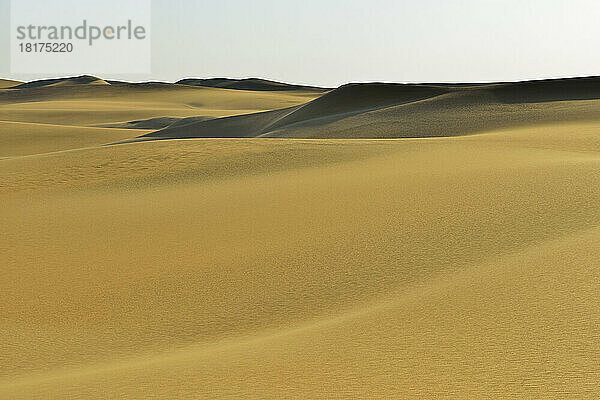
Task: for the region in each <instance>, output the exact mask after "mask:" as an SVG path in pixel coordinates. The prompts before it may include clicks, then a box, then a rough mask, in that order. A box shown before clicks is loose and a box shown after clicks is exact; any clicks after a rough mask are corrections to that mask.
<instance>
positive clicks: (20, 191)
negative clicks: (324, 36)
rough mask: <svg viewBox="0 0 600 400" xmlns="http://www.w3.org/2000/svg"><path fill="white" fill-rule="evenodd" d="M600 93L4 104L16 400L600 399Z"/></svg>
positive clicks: (7, 382)
mask: <svg viewBox="0 0 600 400" xmlns="http://www.w3.org/2000/svg"><path fill="white" fill-rule="evenodd" d="M581 82H584V83H581ZM586 82H587V83H586ZM595 82H596V80H594V79H592V80H588V81H586V80H571V81H556V82H534V83H518V84H490V85H466V84H465V85H442V84H437V85H389V84H353V85H347V86H344V87H342V88H339V89H336V90H334V91H331V92H328V93H326V94H322V95H317V96H321V97H317V96H315V95H314V94H313V95H309V94H307V93H301V92H294V91H272V92H261V91H255V92H251V91H244V90H229V89H221V88H196V87H191V86H184V85H169V84H149V85H147V86H144V85H142V86H139V87H138V86H136V85H132V84H123V85H122V86H120V85H119V84H114V83H112V82H111V85H110V86H97V87H94V88H91V87H88V86H87V85H79V86H77V87H76V86H75V85H71V86H68V87H67V86H65V87H56V86H45V87H39V88H28V89H16V90H17V91H21V90H23V91H37V93H38V94H39V96H40V98H42V99H43V100H42V101H39V102H35V103H34V102H33V99H35V96H36V95H35V93H33V94H32V93H24V94H23V93H21V94H20V95H14V97H6V96H5V97H2V96H3V93H2V92H0V115H5V116H12V117H13V118H14V119H15V120H16V121H11V122H2V123H0V189H1V190H0V204H1V206H0V223H1V224H2V226H3V229H2V236H1V239H2V240H0V265H2V266H3V267H4V268H3V275H2V286H3V290H2V291H0V338H2V340H0V359H1V362H0V397H1V398H9V399H47V398H140V399H142V398H143V399H147V398H211V399H213V398H214V399H221V398H222V399H229V398H256V399H265V398H290V399H291V398H311V399H313V398H314V399H320V398H322V399H330V398H348V399H355V398H365V399H367V398H368V399H389V398H415V399H417V398H419V399H420V398H468V399H471V398H540V399H547V398H597V397H598V396H600V390H599V389H598V385H597V382H598V381H599V380H600V370H599V369H598V368H597V365H598V362H599V361H600V360H599V359H598V356H597V354H600V353H599V351H600V348H599V347H600V330H599V329H598V326H600V308H599V306H598V302H597V295H598V293H599V291H598V282H599V281H600V267H599V266H600V252H599V251H597V249H599V248H600V230H599V228H598V227H599V226H600V209H599V207H598V204H600V174H598V173H597V171H598V169H599V168H600V133H599V132H600V120H599V119H598V112H599V111H600V108H599V104H600V103H598V100H596V97H595V96H596V89H595ZM554 83H557V84H558V85H559V86H558V89H556V90H555V89H553V88H552V85H553V84H554ZM513 85H514V86H513ZM586 87H587V88H588V89H586ZM81 89H82V90H83V93H76V92H77V90H81ZM53 96H56V98H53ZM78 96H81V97H78ZM111 96H112V97H111ZM236 96H238V97H237V98H236ZM255 96H256V97H255ZM263 96H266V97H263ZM23 99H29V100H24V101H23ZM253 99H254V100H253ZM78 101H80V102H81V105H80V108H79V111H81V112H80V113H79V114H78V113H75V112H72V113H68V112H66V111H65V110H66V109H67V108H68V107H73V108H76V107H77V106H76V104H77V102H78ZM253 101H256V104H258V105H260V107H259V106H257V110H259V109H260V108H261V107H263V106H264V107H265V109H264V110H263V111H262V112H248V113H245V114H244V115H236V113H237V112H239V111H243V107H241V105H247V106H248V107H251V105H252V104H254V103H252V102H253ZM151 102H155V103H156V105H155V106H153V107H152V106H151V105H150V103H151ZM189 102H193V103H194V104H196V106H194V107H193V109H192V111H191V112H195V113H196V114H195V115H196V117H198V116H211V114H217V112H215V110H218V109H219V110H221V111H223V112H225V111H229V112H231V114H229V115H227V116H226V117H225V115H223V117H224V118H216V119H211V120H207V121H202V120H201V118H203V117H198V118H193V115H192V114H191V113H190V115H187V116H173V115H174V114H176V113H174V114H167V113H165V114H164V115H162V117H165V118H166V117H171V118H173V119H160V118H159V116H154V117H152V116H149V117H147V118H146V119H147V120H144V118H138V115H140V114H143V113H147V114H152V113H158V112H161V111H164V110H166V109H171V110H182V109H183V105H182V104H184V103H189ZM294 102H296V103H295V104H294ZM38 103H39V104H38ZM126 104H129V106H127V105H126ZM269 105H271V106H273V107H272V109H268V108H267V106H269ZM143 107H147V108H148V110H144V108H143ZM169 107H170V108H169ZM92 108H96V109H98V110H99V117H97V118H96V117H95V118H92V117H91V116H87V115H88V114H90V111H89V109H92ZM86 110H88V111H86ZM102 110H105V112H102ZM19 113H20V114H19ZM111 113H112V115H110V114H111ZM213 116H214V115H213ZM29 117H32V118H34V119H36V118H37V119H43V120H46V121H55V122H56V123H54V124H49V123H45V124H41V123H36V122H32V121H29V122H28V121H18V120H19V119H24V120H26V119H27V118H29ZM61 117H62V118H63V121H62V123H59V120H60V119H61ZM117 117H118V118H117ZM186 117H190V118H186ZM155 118H159V119H155ZM119 120H120V121H122V122H126V121H130V122H129V124H131V125H133V126H132V127H135V128H141V127H142V126H151V125H153V124H157V125H162V124H166V123H169V126H168V127H167V128H165V129H162V130H159V131H157V132H153V133H150V134H149V135H148V134H147V131H140V130H138V129H121V128H123V127H124V126H123V125H120V126H121V128H107V127H104V128H98V127H92V126H90V125H91V124H94V123H99V124H100V123H111V122H115V121H119ZM145 124H148V125H145ZM115 126H118V125H115ZM153 126H156V125H153ZM169 132H170V133H169ZM215 132H218V133H219V134H220V135H221V136H222V138H213V139H188V140H152V139H153V138H160V139H168V138H170V137H173V138H183V137H188V136H186V135H192V134H195V135H198V136H202V135H204V136H207V137H208V136H210V135H211V133H212V134H216V133H215ZM139 135H142V137H143V138H144V140H143V141H139V140H138V141H134V142H131V143H124V144H118V145H106V144H108V143H112V142H116V141H122V140H127V139H132V138H134V137H136V136H139ZM169 135H172V136H169ZM243 135H248V136H259V135H262V136H273V137H278V138H268V137H261V138H257V137H250V138H240V137H241V136H243ZM398 135H401V136H402V135H403V136H407V137H405V138H393V139H387V140H374V139H360V138H361V137H368V138H371V137H395V136H398ZM418 135H420V136H422V137H414V136H418ZM408 136H410V137H408ZM287 137H299V138H301V137H317V138H319V140H314V139H295V140H291V139H287ZM338 137H342V138H341V139H334V138H338ZM235 138H237V139H235ZM355 138H359V139H355Z"/></svg>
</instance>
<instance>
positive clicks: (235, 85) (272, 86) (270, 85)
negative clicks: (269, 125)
mask: <svg viewBox="0 0 600 400" xmlns="http://www.w3.org/2000/svg"><path fill="white" fill-rule="evenodd" d="M176 83H177V84H179V85H191V86H206V87H216V88H222V89H237V90H264V91H286V90H310V91H317V92H324V91H327V90H329V89H324V88H320V87H316V86H302V85H292V84H289V83H281V82H275V81H270V80H266V79H258V78H246V79H230V78H208V79H200V78H187V79H182V80H179V81H177V82H176Z"/></svg>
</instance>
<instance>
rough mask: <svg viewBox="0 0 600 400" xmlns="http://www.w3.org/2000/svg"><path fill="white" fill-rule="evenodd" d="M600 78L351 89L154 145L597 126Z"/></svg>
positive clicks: (172, 130)
mask: <svg viewBox="0 0 600 400" xmlns="http://www.w3.org/2000/svg"><path fill="white" fill-rule="evenodd" d="M598 98H600V78H596V77H590V78H573V79H557V80H543V81H529V82H516V83H498V84H482V85H472V84H455V85H450V84H433V85H421V84H383V83H366V84H349V85H344V86H342V87H340V88H338V89H335V90H333V91H330V92H328V93H325V94H324V95H322V96H321V97H319V98H317V99H315V100H313V101H311V102H308V103H306V104H304V105H300V106H297V107H294V108H290V109H282V110H276V111H272V112H266V113H260V114H249V115H240V116H234V117H229V118H223V119H216V120H211V121H208V122H205V121H195V122H190V123H185V124H181V125H178V126H169V127H167V128H165V129H162V130H159V131H157V132H153V133H150V134H148V135H146V136H147V137H156V138H194V137H204V138H208V137H211V138H220V137H221V138H224V137H283V138H286V137H287V138H406V137H440V136H459V135H465V134H473V133H478V132H485V131H490V130H495V129H500V128H510V127H518V126H529V125H535V124H540V123H553V122H559V121H563V122H568V121H578V120H590V121H595V120H598V119H600V107H598V104H597V102H595V101H593V100H595V99H598Z"/></svg>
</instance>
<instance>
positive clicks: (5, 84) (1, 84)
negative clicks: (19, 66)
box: [0, 79, 23, 89]
mask: <svg viewBox="0 0 600 400" xmlns="http://www.w3.org/2000/svg"><path fill="white" fill-rule="evenodd" d="M21 83H23V82H19V81H13V80H11V79H0V89H6V88H11V87H14V86H17V85H20V84H21Z"/></svg>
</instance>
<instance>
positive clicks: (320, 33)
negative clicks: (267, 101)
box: [0, 0, 600, 86]
mask: <svg viewBox="0 0 600 400" xmlns="http://www.w3.org/2000/svg"><path fill="white" fill-rule="evenodd" d="M113 2H118V1H111V0H104V1H103V3H104V4H105V5H106V6H107V7H110V5H111V3H113ZM47 7H48V8H51V7H52V2H51V1H48V2H47ZM44 12H51V11H48V9H46V10H45V11H44ZM9 27H10V13H9V0H0V29H1V30H2V31H1V33H2V34H1V35H0V53H2V57H0V76H2V77H5V78H15V79H26V80H31V79H34V78H41V77H45V76H22V75H11V73H10V63H9V60H8V56H9V54H8V52H9V50H8V45H9ZM151 30H152V73H151V74H149V75H126V74H125V75H113V76H103V78H105V79H106V78H110V79H126V80H166V81H175V80H178V79H180V78H184V77H232V78H243V77H262V78H268V79H274V80H278V81H284V82H292V83H301V84H314V85H321V86H338V85H340V84H343V83H346V82H356V81H390V82H480V81H510V80H523V79H534V78H549V77H568V76H581V75H600V51H599V44H600V1H598V0H568V1H567V0H564V1H563V0H369V1H359V0H329V1H328V0H254V1H232V0H230V1H228V0H218V1H216V0H207V1H203V0H153V1H152V26H151ZM86 72H87V71H80V73H82V74H83V73H86Z"/></svg>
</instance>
